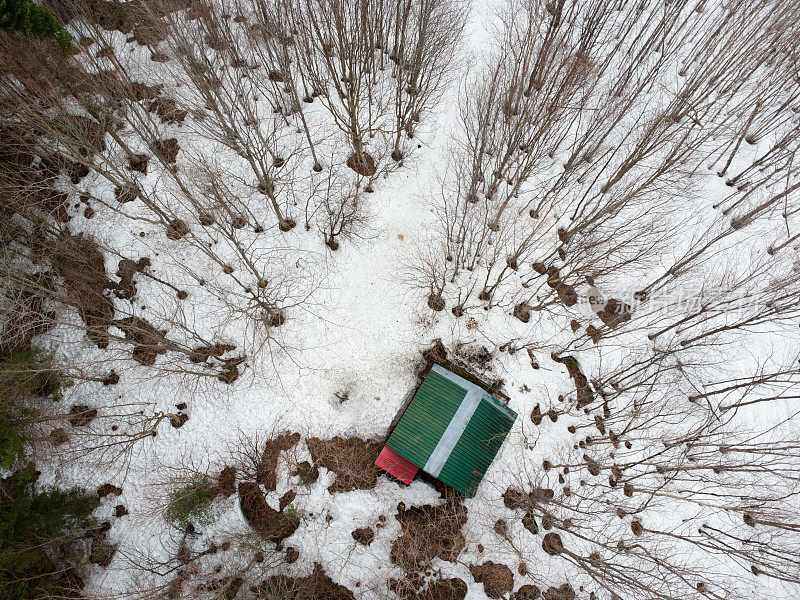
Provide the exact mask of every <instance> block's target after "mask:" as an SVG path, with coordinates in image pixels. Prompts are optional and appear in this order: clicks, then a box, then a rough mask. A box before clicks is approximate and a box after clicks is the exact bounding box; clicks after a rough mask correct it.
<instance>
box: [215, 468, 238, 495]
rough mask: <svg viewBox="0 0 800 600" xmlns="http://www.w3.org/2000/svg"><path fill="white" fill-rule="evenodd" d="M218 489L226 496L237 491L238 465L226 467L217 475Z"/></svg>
mask: <svg viewBox="0 0 800 600" xmlns="http://www.w3.org/2000/svg"><path fill="white" fill-rule="evenodd" d="M217 490H219V493H220V494H222V495H223V496H224V497H225V498H228V497H230V496H233V495H234V494H235V493H236V467H225V468H224V469H222V471H220V474H219V477H217Z"/></svg>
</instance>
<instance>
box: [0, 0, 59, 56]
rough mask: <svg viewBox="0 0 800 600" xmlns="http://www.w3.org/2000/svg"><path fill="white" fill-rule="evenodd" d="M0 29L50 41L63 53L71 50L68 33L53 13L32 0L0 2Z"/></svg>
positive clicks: (6, 0)
mask: <svg viewBox="0 0 800 600" xmlns="http://www.w3.org/2000/svg"><path fill="white" fill-rule="evenodd" d="M0 29H5V30H6V31H15V32H17V33H20V34H22V35H24V36H26V37H36V38H41V39H49V40H52V41H54V42H55V43H56V45H57V46H58V47H59V48H61V49H62V50H65V51H66V50H69V49H70V48H72V36H71V35H70V34H69V32H67V30H66V29H64V26H63V25H62V24H61V23H60V22H59V20H58V19H57V18H56V17H55V16H54V15H53V13H51V12H50V11H49V10H47V9H46V8H45V7H44V6H41V5H40V4H36V3H35V2H34V1H33V0H0Z"/></svg>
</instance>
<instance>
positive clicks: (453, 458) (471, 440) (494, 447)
mask: <svg viewBox="0 0 800 600" xmlns="http://www.w3.org/2000/svg"><path fill="white" fill-rule="evenodd" d="M493 400H494V399H491V398H489V397H488V396H487V397H485V398H484V399H483V400H481V403H480V404H479V406H478V408H477V409H476V410H475V413H474V414H473V416H472V419H471V420H470V422H469V424H468V425H467V427H466V429H464V433H463V434H462V435H461V438H460V439H459V440H458V443H457V444H456V445H455V447H454V448H453V451H452V452H451V453H450V456H449V458H448V459H447V462H445V464H444V466H443V467H442V470H441V472H440V473H439V477H438V478H439V480H441V481H442V482H444V483H446V484H447V485H449V486H450V487H452V488H454V489H456V490H458V491H460V492H461V493H463V494H464V495H466V496H473V495H474V494H475V491H476V490H477V488H478V484H479V483H480V482H481V479H483V476H484V475H485V474H486V470H487V469H488V468H489V466H490V465H491V464H492V461H493V460H494V457H495V456H496V455H497V452H498V451H499V450H500V447H501V446H502V445H503V440H505V438H506V436H507V435H508V432H509V431H510V430H511V426H512V425H513V424H514V420H515V419H516V413H514V411H512V410H511V409H509V408H508V407H506V406H502V408H501V407H499V406H497V403H496V402H494V401H493ZM503 409H504V410H503Z"/></svg>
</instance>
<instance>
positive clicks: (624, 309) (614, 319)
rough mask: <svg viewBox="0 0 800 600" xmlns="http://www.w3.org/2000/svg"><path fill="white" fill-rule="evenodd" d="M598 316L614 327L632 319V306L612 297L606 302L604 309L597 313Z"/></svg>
mask: <svg viewBox="0 0 800 600" xmlns="http://www.w3.org/2000/svg"><path fill="white" fill-rule="evenodd" d="M597 316H598V317H600V320H601V321H602V322H603V323H605V324H606V325H607V326H608V327H611V328H614V327H617V326H618V325H620V324H621V323H624V322H625V321H630V320H631V307H630V305H628V304H625V303H624V302H620V301H619V300H616V299H614V298H611V299H610V300H609V301H608V302H606V305H605V306H604V307H603V310H601V311H600V312H598V313H597Z"/></svg>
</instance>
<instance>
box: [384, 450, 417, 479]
mask: <svg viewBox="0 0 800 600" xmlns="http://www.w3.org/2000/svg"><path fill="white" fill-rule="evenodd" d="M375 464H376V465H377V466H378V467H380V468H381V469H383V470H384V471H386V472H387V473H390V474H391V475H394V476H395V477H397V478H398V479H399V480H400V481H402V482H403V483H405V484H409V483H411V482H412V481H413V479H414V476H415V475H416V474H417V471H419V467H418V466H417V465H415V464H414V463H412V462H411V461H409V460H406V459H405V458H403V457H402V456H400V455H399V454H398V453H397V452H395V451H394V450H392V449H391V448H389V447H388V446H384V447H383V450H381V453H380V454H379V455H378V460H376V461H375Z"/></svg>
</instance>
